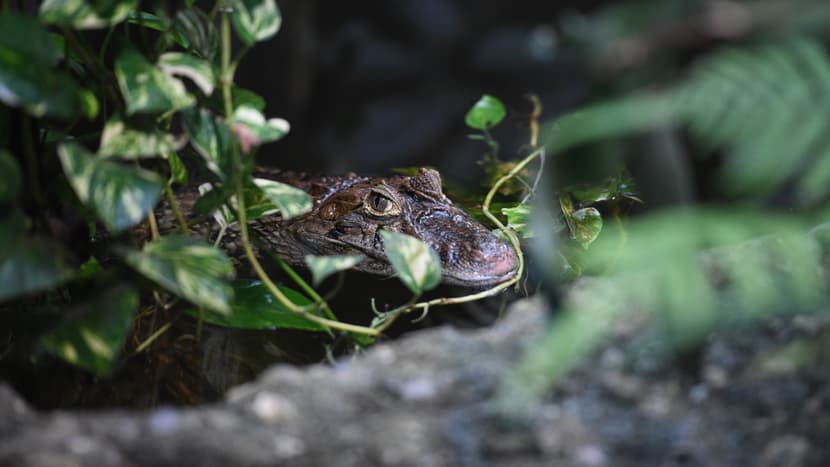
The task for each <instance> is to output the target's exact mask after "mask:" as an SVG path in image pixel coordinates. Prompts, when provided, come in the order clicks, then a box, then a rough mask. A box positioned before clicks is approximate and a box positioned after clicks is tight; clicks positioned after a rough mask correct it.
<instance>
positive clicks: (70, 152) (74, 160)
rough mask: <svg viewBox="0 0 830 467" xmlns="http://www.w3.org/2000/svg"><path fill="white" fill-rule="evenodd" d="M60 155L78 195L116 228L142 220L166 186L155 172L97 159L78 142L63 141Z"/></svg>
mask: <svg viewBox="0 0 830 467" xmlns="http://www.w3.org/2000/svg"><path fill="white" fill-rule="evenodd" d="M58 155H59V156H60V160H61V164H62V165H63V171H64V173H66V176H67V178H68V179H69V184H70V185H72V188H73V189H74V190H75V194H76V195H78V199H80V200H81V202H82V203H84V204H85V205H86V206H89V207H91V208H92V209H93V210H94V211H95V212H96V214H98V217H99V218H100V219H101V220H102V221H103V222H104V224H105V225H106V226H107V228H108V229H110V230H111V231H114V232H119V231H121V230H124V229H127V228H129V227H132V226H134V225H136V224H138V223H139V222H141V220H142V219H144V217H145V216H146V215H147V213H148V212H150V210H151V209H153V206H155V204H156V202H157V201H158V199H159V195H160V193H161V189H162V188H163V187H164V181H163V180H162V179H161V177H159V176H158V175H156V174H155V173H153V172H149V171H147V170H144V169H140V168H136V167H128V166H124V165H121V164H118V163H116V162H113V161H109V160H103V159H97V158H95V157H93V156H92V155H91V154H90V153H88V152H87V151H86V149H84V148H83V147H82V146H80V145H79V144H77V143H66V144H62V145H60V146H59V147H58Z"/></svg>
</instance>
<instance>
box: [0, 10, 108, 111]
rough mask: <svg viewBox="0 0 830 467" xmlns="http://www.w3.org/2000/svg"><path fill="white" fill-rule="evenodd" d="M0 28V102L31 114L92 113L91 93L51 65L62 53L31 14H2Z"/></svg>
mask: <svg viewBox="0 0 830 467" xmlns="http://www.w3.org/2000/svg"><path fill="white" fill-rule="evenodd" d="M0 31H2V34H0V102H3V103H5V104H6V105H9V106H11V107H20V108H23V109H25V110H26V112H27V113H29V114H30V115H33V116H35V117H42V116H44V115H48V116H50V117H56V118H62V119H69V118H73V117H75V116H76V115H77V114H78V113H79V112H80V113H82V114H83V115H85V116H87V117H90V118H91V117H94V116H95V114H96V113H97V110H98V101H97V100H95V96H93V95H92V94H90V93H87V92H85V91H84V90H83V89H82V88H81V87H80V86H78V85H77V84H76V83H75V80H73V79H72V77H71V76H69V75H68V74H67V73H65V72H64V71H62V70H59V69H56V68H55V66H56V64H57V62H58V60H59V59H60V57H61V56H62V55H63V54H62V52H61V50H60V49H59V48H58V42H57V41H56V40H55V38H54V36H51V35H50V34H49V33H47V32H46V30H45V29H44V28H43V26H41V25H40V24H38V23H37V21H36V20H34V19H33V18H31V17H27V16H22V15H17V14H4V15H0Z"/></svg>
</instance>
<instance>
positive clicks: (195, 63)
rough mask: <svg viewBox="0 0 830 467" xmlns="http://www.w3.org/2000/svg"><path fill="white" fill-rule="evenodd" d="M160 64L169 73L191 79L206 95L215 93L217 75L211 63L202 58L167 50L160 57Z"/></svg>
mask: <svg viewBox="0 0 830 467" xmlns="http://www.w3.org/2000/svg"><path fill="white" fill-rule="evenodd" d="M158 66H159V68H161V70H162V71H164V72H165V73H167V74H169V75H179V76H184V77H186V78H188V79H190V80H191V81H193V84H195V85H196V86H198V87H199V89H201V90H202V92H204V93H205V95H206V96H209V95H211V93H213V87H214V86H215V85H216V76H215V75H214V73H213V68H212V67H211V66H210V63H208V62H207V61H205V60H202V59H201V58H198V57H194V56H193V55H190V54H186V53H182V52H167V53H165V54H162V55H161V56H160V57H159V60H158Z"/></svg>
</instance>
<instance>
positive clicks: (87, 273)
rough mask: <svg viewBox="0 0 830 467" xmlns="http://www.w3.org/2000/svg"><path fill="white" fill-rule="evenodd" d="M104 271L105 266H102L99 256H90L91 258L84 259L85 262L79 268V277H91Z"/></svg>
mask: <svg viewBox="0 0 830 467" xmlns="http://www.w3.org/2000/svg"><path fill="white" fill-rule="evenodd" d="M102 272H104V267H103V266H101V263H100V262H99V261H98V258H96V257H94V256H90V257H89V259H88V260H86V261H84V263H83V264H81V267H80V268H78V278H80V279H91V278H92V277H95V276H96V275H98V274H100V273H102Z"/></svg>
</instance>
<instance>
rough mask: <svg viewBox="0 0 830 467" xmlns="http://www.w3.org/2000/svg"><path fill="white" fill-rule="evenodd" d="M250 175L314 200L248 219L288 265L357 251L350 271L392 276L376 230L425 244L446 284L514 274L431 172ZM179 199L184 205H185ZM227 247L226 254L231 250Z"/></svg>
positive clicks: (502, 248)
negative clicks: (358, 258)
mask: <svg viewBox="0 0 830 467" xmlns="http://www.w3.org/2000/svg"><path fill="white" fill-rule="evenodd" d="M255 176H256V177H258V178H268V179H272V180H276V181H279V182H282V183H287V184H290V185H292V186H295V187H297V188H300V189H302V190H304V191H306V192H307V193H309V194H310V195H311V197H312V198H313V200H314V206H313V208H312V210H311V211H310V212H308V213H306V214H304V215H301V216H297V217H294V218H291V219H288V220H284V219H282V217H281V216H280V215H279V214H277V215H272V216H266V217H262V218H260V219H256V220H254V221H251V222H249V225H250V227H251V229H252V230H253V231H255V232H256V233H257V234H258V236H259V237H260V239H261V240H262V241H263V242H264V243H265V244H266V245H267V247H268V249H269V250H271V251H273V252H274V253H276V254H277V255H279V256H280V257H281V258H283V259H284V260H285V261H286V262H288V263H290V264H292V265H298V266H304V259H303V258H304V256H305V255H307V254H313V255H342V254H363V255H365V257H366V259H365V260H364V261H362V262H361V263H360V264H358V265H357V266H355V268H354V269H356V270H358V271H363V272H367V273H370V274H375V275H379V276H387V277H388V276H393V275H394V270H393V269H392V266H391V265H390V264H389V262H388V261H387V259H386V254H385V253H384V247H383V241H382V240H381V237H380V235H379V232H380V231H381V230H388V231H392V232H400V233H404V234H408V235H411V236H413V237H415V238H418V239H419V240H422V241H423V242H425V243H427V244H428V245H429V246H430V247H432V249H433V250H435V252H436V253H438V257H439V258H440V259H441V268H442V273H443V277H442V281H443V282H445V283H449V284H457V285H463V286H469V287H487V286H491V285H495V284H497V283H500V282H503V281H505V280H507V279H509V278H511V277H512V276H513V275H514V274H516V270H517V268H518V263H519V262H518V258H517V257H516V253H515V252H514V251H513V248H512V247H511V246H510V245H509V244H508V243H507V242H505V241H503V240H501V239H500V238H498V237H496V236H495V235H493V234H492V233H491V232H490V231H489V230H488V229H487V228H486V227H484V226H483V225H481V224H480V223H479V222H477V221H476V220H475V219H473V218H472V217H471V216H470V215H469V214H467V213H465V212H464V211H462V210H461V209H459V208H457V207H456V206H455V205H453V203H452V201H450V200H449V198H447V197H446V196H445V195H444V193H443V192H442V191H441V176H440V175H439V174H438V172H437V171H435V170H432V169H421V170H420V172H419V173H418V174H417V175H415V176H404V175H393V176H390V177H362V176H358V175H354V174H348V175H345V176H342V177H329V176H325V177H317V178H310V177H306V176H303V175H297V174H293V173H289V172H280V171H276V170H265V169H261V170H258V171H257V173H256V174H255ZM181 204H182V205H183V207H184V209H185V210H187V209H188V208H189V205H190V204H191V202H187V201H183V202H182V203H181ZM161 217H166V218H168V219H169V217H170V216H168V215H167V213H164V214H162V216H161ZM230 238H231V239H232V238H233V234H232V233H231V235H230ZM226 246H227V245H226ZM228 249H229V252H230V253H231V254H232V255H234V254H235V253H236V252H235V251H234V250H237V248H235V247H234V246H230V247H229V248H228Z"/></svg>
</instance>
